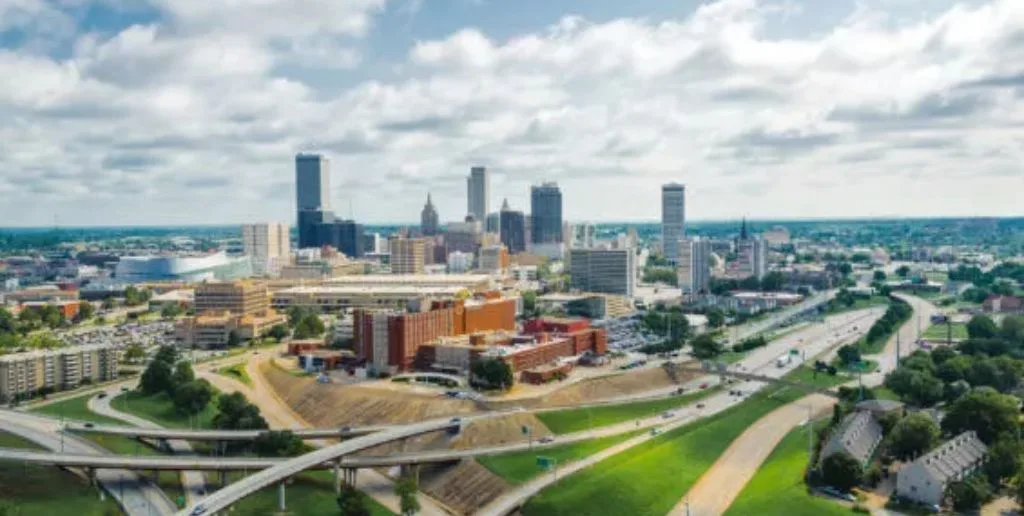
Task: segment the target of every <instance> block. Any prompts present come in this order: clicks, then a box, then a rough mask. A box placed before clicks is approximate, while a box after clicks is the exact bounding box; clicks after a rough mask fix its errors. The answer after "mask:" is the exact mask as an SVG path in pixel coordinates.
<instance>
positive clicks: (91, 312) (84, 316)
mask: <svg viewBox="0 0 1024 516" xmlns="http://www.w3.org/2000/svg"><path fill="white" fill-rule="evenodd" d="M95 315H96V307H95V306H93V305H92V303H90V302H88V301H82V302H81V303H80V304H79V305H78V313H77V314H75V322H78V323H81V322H85V321H88V320H89V319H92V318H93V316H95Z"/></svg>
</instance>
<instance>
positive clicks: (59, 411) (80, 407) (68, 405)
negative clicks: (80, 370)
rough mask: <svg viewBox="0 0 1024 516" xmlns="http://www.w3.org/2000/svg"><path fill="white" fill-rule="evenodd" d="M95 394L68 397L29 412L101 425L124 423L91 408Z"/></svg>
mask: <svg viewBox="0 0 1024 516" xmlns="http://www.w3.org/2000/svg"><path fill="white" fill-rule="evenodd" d="M93 396H94V394H87V395H85V396H78V397H75V398H68V399H66V400H63V401H58V402H56V403H51V404H49V405H43V406H41V407H34V408H31V409H29V412H35V413H37V414H45V415H48V416H54V417H61V416H64V418H65V419H72V420H76V421H89V422H92V423H97V424H101V425H117V426H123V425H124V422H123V421H120V420H117V419H111V418H109V417H106V416H101V415H99V414H96V413H94V412H92V411H91V410H89V407H88V403H89V398H92V397H93Z"/></svg>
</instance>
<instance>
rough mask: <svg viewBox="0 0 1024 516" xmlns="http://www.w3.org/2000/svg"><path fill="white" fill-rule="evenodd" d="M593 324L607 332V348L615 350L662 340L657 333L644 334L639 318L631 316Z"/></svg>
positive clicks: (623, 349) (629, 348) (634, 347)
mask: <svg viewBox="0 0 1024 516" xmlns="http://www.w3.org/2000/svg"><path fill="white" fill-rule="evenodd" d="M594 326H595V327H599V328H604V329H605V330H606V331H607V332H608V349H611V350H615V351H628V350H631V349H636V348H640V347H643V346H646V345H648V344H657V343H659V342H661V341H662V340H663V339H662V338H661V337H659V336H657V335H645V334H644V332H643V325H642V324H641V323H640V320H639V319H634V318H632V317H622V318H619V319H605V320H602V321H598V322H596V323H594Z"/></svg>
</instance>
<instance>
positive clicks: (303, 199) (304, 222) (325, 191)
mask: <svg viewBox="0 0 1024 516" xmlns="http://www.w3.org/2000/svg"><path fill="white" fill-rule="evenodd" d="M295 205H296V209H297V210H298V217H297V219H298V224H299V247H300V248H301V247H316V243H315V242H316V235H315V232H316V224H323V223H326V222H331V221H333V219H334V215H333V214H331V213H330V210H331V169H330V162H329V161H328V160H327V158H326V157H324V156H321V155H319V154H298V155H296V156H295Z"/></svg>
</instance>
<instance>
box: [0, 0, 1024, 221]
mask: <svg viewBox="0 0 1024 516" xmlns="http://www.w3.org/2000/svg"><path fill="white" fill-rule="evenodd" d="M2 1H3V0H0V2H2ZM8 1H10V0H8ZM18 1H19V2H22V3H23V4H24V5H29V3H28V0H18ZM413 4H415V3H413ZM413 4H408V3H407V4H404V5H413ZM33 5H34V4H33ZM156 5H158V7H159V8H160V9H161V10H162V11H163V12H164V13H165V14H166V18H165V19H163V20H159V21H155V22H152V23H149V24H148V25H139V26H133V27H126V28H124V29H123V30H121V31H119V32H117V33H115V34H113V35H109V36H106V35H98V34H83V35H80V36H79V38H78V41H77V43H76V45H75V47H74V50H73V52H72V54H71V56H70V57H69V58H67V59H53V58H44V57H40V56H38V55H36V54H32V53H28V52H25V51H22V50H16V51H0V75H3V76H5V77H17V78H18V80H16V81H5V82H4V83H2V84H0V114H3V115H4V117H3V119H2V121H0V141H2V142H4V143H3V144H0V145H2V147H3V150H5V152H3V153H0V170H3V171H10V172H0V185H3V186H2V187H0V189H2V190H3V191H5V192H7V193H5V196H7V197H11V199H12V202H10V203H4V206H3V207H0V216H3V217H4V218H5V219H13V220H15V221H17V222H21V223H48V222H49V221H50V217H51V215H49V214H47V212H46V211H45V210H42V209H40V208H39V207H38V206H35V205H36V204H38V202H37V201H38V199H42V198H44V197H45V199H48V200H54V199H60V200H61V201H62V202H60V203H58V204H56V206H59V207H60V208H59V209H64V210H81V211H82V217H83V220H82V221H83V222H90V223H128V222H148V223H160V222H162V221H165V220H166V221H168V222H175V223H180V222H205V223H210V222H221V221H223V222H229V221H240V220H243V219H284V220H289V219H290V218H291V211H292V204H293V200H292V198H291V196H292V191H293V190H292V188H293V187H292V185H291V180H292V177H293V175H292V170H291V167H292V162H291V159H292V154H293V153H294V152H296V151H298V150H318V149H319V150H324V151H325V152H327V153H328V154H329V155H330V156H331V157H332V159H333V160H334V164H333V167H332V168H333V170H334V173H335V184H336V185H337V188H336V192H335V195H334V199H335V203H336V205H337V206H336V207H337V208H338V211H340V212H342V213H346V212H347V209H343V208H342V207H347V205H348V201H349V200H352V203H353V205H354V207H355V209H356V215H357V216H358V217H360V218H361V219H364V220H369V221H383V220H405V221H411V220H415V219H416V216H417V214H418V211H419V208H420V206H419V204H420V203H421V202H422V199H423V198H424V197H425V194H426V191H427V190H431V191H432V192H433V196H434V200H435V203H437V204H439V209H440V211H441V215H442V217H443V218H445V219H449V220H455V219H459V218H461V216H462V215H463V214H462V211H463V210H464V209H465V202H464V195H465V192H464V185H465V183H464V179H463V177H464V175H465V173H466V170H467V168H468V166H469V165H470V164H473V163H477V162H480V163H483V164H486V165H488V166H490V167H491V168H492V169H493V170H494V171H495V173H496V174H497V175H496V177H495V179H494V186H493V188H492V189H493V190H494V197H495V198H494V199H492V203H493V204H497V203H498V202H499V201H500V199H501V198H502V197H505V196H508V197H509V198H510V201H511V202H512V203H513V204H515V205H517V206H518V207H520V208H527V205H526V202H527V201H526V193H527V189H526V185H527V184H528V183H530V182H534V181H538V180H542V179H550V180H558V181H560V182H561V183H562V185H563V192H564V197H565V199H566V213H567V214H568V216H569V217H570V218H574V219H643V218H648V219H653V218H656V217H657V215H658V212H657V209H656V206H657V195H658V185H659V184H660V183H662V182H666V181H669V180H678V181H683V182H686V183H687V184H688V185H689V186H690V191H691V199H690V208H689V210H688V211H689V213H690V214H691V215H692V216H694V217H696V218H719V217H733V216H738V215H740V214H743V213H747V214H751V215H754V216H799V217H807V216H817V217H826V216H854V215H889V214H941V213H947V212H950V210H952V212H953V213H951V214H957V213H1013V212H1019V202H1018V201H1017V200H1016V199H1015V198H1014V195H1013V194H1012V192H1014V191H1016V190H1019V181H1020V179H1021V177H1022V175H1024V174H1022V169H1021V165H1020V163H1021V162H1022V161H1021V157H1022V156H1021V151H1020V150H1019V149H1021V148H1022V144H1024V141H1021V137H1020V136H1019V127H1020V124H1021V123H1022V122H1024V107H1021V103H1020V99H1021V98H1024V69H1021V68H1020V63H1022V62H1024V5H1022V4H1020V2H1019V1H1018V0H992V1H990V2H987V3H984V4H983V5H980V6H976V7H967V6H955V7H952V8H950V9H949V10H947V11H946V12H942V13H938V14H934V15H930V16H927V17H921V18H918V19H914V20H911V21H907V20H905V19H903V18H900V19H894V17H892V16H890V15H889V14H888V13H887V12H886V11H882V10H879V9H878V8H877V7H861V8H859V9H857V10H856V11H854V12H852V13H850V14H849V16H847V17H846V18H845V19H843V20H842V22H840V23H839V24H838V25H837V26H835V27H832V28H831V30H827V31H819V32H816V33H813V34H789V35H788V36H787V37H785V38H783V37H780V36H775V35H774V34H776V31H773V32H768V30H767V29H766V27H768V25H769V24H770V23H771V22H773V21H776V22H777V21H778V20H780V19H788V18H787V17H789V16H791V15H792V14H793V13H794V12H795V10H797V9H798V6H796V7H795V6H794V4H792V3H791V2H790V3H768V2H757V1H754V0H724V1H720V2H718V3H714V4H709V5H705V6H702V7H700V8H699V9H698V10H697V11H696V12H694V13H692V14H690V15H689V16H686V17H683V18H680V19H668V20H652V19H646V18H624V19H618V20H611V21H608V22H605V23H594V22H591V21H588V20H587V19H586V17H585V16H580V15H566V16H564V17H562V18H561V19H559V20H552V24H551V25H550V26H549V27H538V28H536V30H533V31H532V32H529V33H522V34H518V35H515V36H512V37H510V38H507V39H504V40H499V39H496V38H494V37H491V36H489V35H488V33H487V30H486V28H485V27H486V24H483V23H482V24H481V25H480V26H479V27H478V28H472V27H466V28H462V29H460V30H457V31H454V32H452V33H451V34H450V35H448V36H447V37H444V38H442V39H437V40H422V41H419V42H417V43H415V44H413V45H412V46H411V48H409V49H408V54H407V57H406V62H404V63H395V65H396V66H393V67H375V68H374V67H369V68H362V69H359V70H358V71H357V72H356V73H367V72H366V71H367V70H381V69H387V70H389V71H390V70H395V72H394V73H393V74H392V73H387V74H384V73H383V72H382V73H379V74H378V75H376V76H374V77H372V78H370V79H367V80H364V81H361V82H357V83H356V84H354V85H352V86H350V87H347V88H344V89H341V90H326V89H317V88H316V87H314V86H313V85H312V83H307V82H304V81H303V80H302V77H301V76H294V75H292V76H284V75H283V72H282V71H281V66H282V65H284V64H288V65H298V66H301V67H308V68H312V69H316V70H319V71H320V72H321V73H337V74H345V73H349V72H347V70H351V69H353V68H355V67H360V66H367V65H375V64H379V63H367V61H366V59H364V58H363V56H361V55H359V53H358V52H356V50H355V48H357V47H358V45H359V38H361V37H365V36H366V35H367V33H368V30H369V27H371V26H373V25H374V22H375V20H374V18H373V17H374V15H375V13H378V12H380V11H381V9H382V8H383V1H382V0H381V1H377V0H365V1H352V2H348V1H346V2H334V1H330V2H329V1H327V0H324V1H313V0H306V1H301V2H296V1H294V0H293V1H284V0H281V1H278V0H248V1H239V0H234V1H228V0H219V1H213V0H207V1H193V0H187V1H179V0H166V1H165V2H158V3H157V4H156ZM421 8H422V9H427V8H429V6H421ZM473 9H474V12H476V11H483V10H485V9H486V7H475V8H473ZM24 11H25V8H23V7H22V8H20V11H19V12H24ZM3 12H4V11H3V10H0V13H3ZM420 14H423V13H422V12H421V13H419V14H418V15H420ZM33 16H35V17H41V16H52V14H50V15H45V14H44V13H43V11H36V14H34V15H33ZM29 18H30V19H29V20H28V21H26V19H24V18H21V19H19V21H18V23H19V24H20V25H21V26H26V27H27V26H31V24H32V22H31V19H34V18H31V16H30V17H29ZM2 19H3V18H0V20H2ZM0 23H2V22H0ZM388 29H389V28H387V27H382V28H381V30H382V31H383V33H384V34H385V35H386V34H387V30H388ZM768 34H773V35H772V36H769V35H768ZM339 70H340V71H339ZM24 85H31V87H24ZM34 179H37V180H34ZM979 183H982V184H985V185H988V190H986V191H987V192H988V193H987V194H986V195H984V196H981V194H980V193H979V192H980V191H981V190H979V189H980V188H981V187H980V186H978V184H979ZM1013 185H1016V186H1013ZM11 189H14V190H15V192H17V193H16V194H14V195H10V194H9V192H10V190H11ZM907 192H911V194H909V195H908V193H907ZM972 195H978V196H977V197H970V196H972ZM957 196H966V197H961V198H960V201H959V202H942V203H940V202H937V201H939V200H945V199H950V198H956V197H957ZM195 199H217V202H206V201H203V202H199V201H195ZM47 202H52V201H47ZM88 206H91V208H84V207H88ZM40 217H42V218H40Z"/></svg>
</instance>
